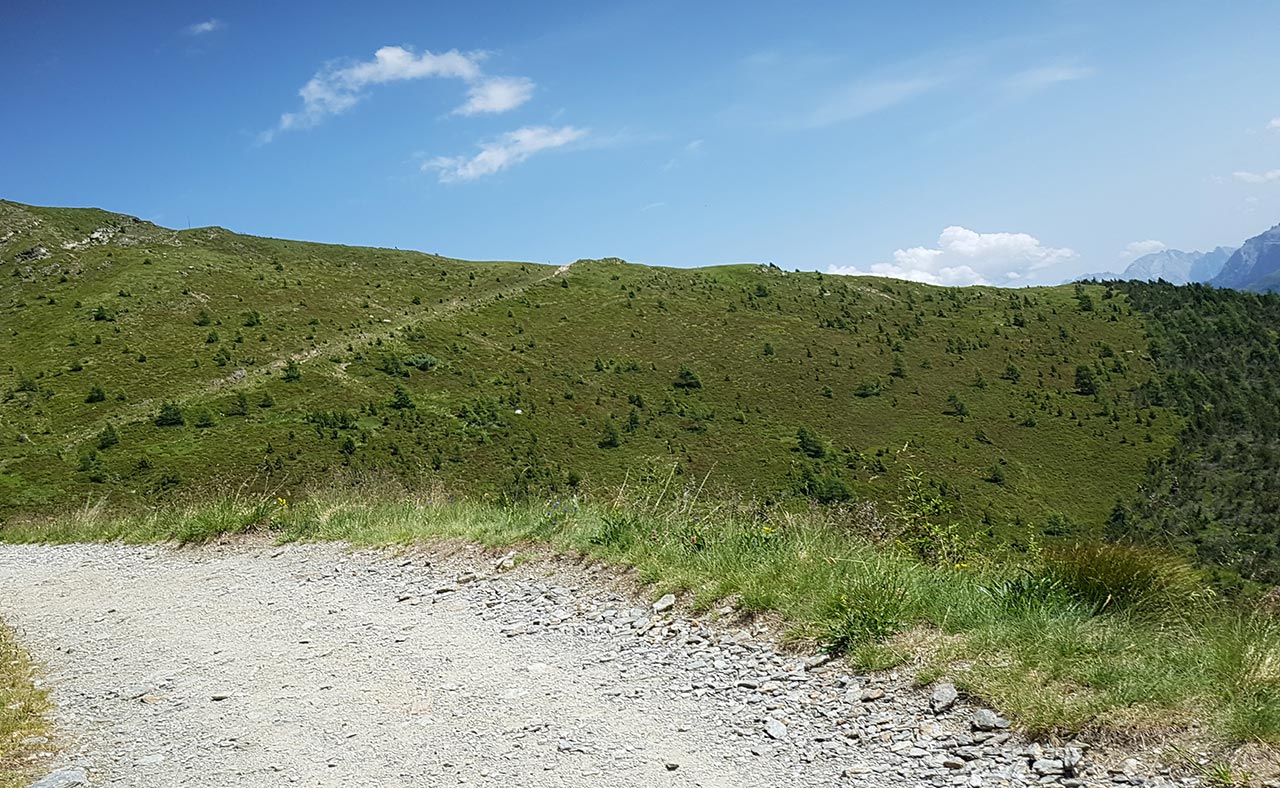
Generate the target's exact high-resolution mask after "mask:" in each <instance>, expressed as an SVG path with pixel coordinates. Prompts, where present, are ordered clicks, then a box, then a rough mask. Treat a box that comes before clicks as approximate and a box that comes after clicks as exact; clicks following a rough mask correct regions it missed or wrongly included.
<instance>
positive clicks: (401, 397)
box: [390, 386, 417, 410]
mask: <svg viewBox="0 0 1280 788" xmlns="http://www.w3.org/2000/svg"><path fill="white" fill-rule="evenodd" d="M390 405H391V407H393V408H395V409H396V410H413V409H414V408H415V407H417V406H416V405H415V404H414V401H413V397H410V396H409V392H407V391H405V390H404V386H396V391H395V393H394V394H392V395H391V402H390Z"/></svg>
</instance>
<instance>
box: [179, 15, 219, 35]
mask: <svg viewBox="0 0 1280 788" xmlns="http://www.w3.org/2000/svg"><path fill="white" fill-rule="evenodd" d="M226 26H227V23H226V22H223V21H222V20H221V19H206V20H205V21H203V22H196V23H195V24H194V25H188V26H187V30H186V32H187V35H189V36H202V35H204V34H205V33H213V32H215V31H218V30H221V29H222V28H224V27H226Z"/></svg>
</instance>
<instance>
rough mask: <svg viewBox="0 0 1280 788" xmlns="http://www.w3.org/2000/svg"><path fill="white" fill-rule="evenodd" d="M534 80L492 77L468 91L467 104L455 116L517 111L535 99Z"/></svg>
mask: <svg viewBox="0 0 1280 788" xmlns="http://www.w3.org/2000/svg"><path fill="white" fill-rule="evenodd" d="M533 88H534V84H533V80H531V79H526V78H525V77H490V78H489V79H486V80H484V81H483V82H479V83H476V84H474V85H472V86H471V89H470V90H468V91H467V103H466V104H463V105H462V106H461V107H458V108H457V109H455V110H454V111H453V113H454V114H455V115H480V114H484V113H494V112H506V111H507V110H510V109H515V108H516V107H518V106H520V105H521V104H523V103H525V102H526V101H528V100H529V99H530V98H532V97H533Z"/></svg>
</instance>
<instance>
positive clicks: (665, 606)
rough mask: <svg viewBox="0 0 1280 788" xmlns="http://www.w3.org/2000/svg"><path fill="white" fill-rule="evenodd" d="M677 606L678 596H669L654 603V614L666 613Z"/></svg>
mask: <svg viewBox="0 0 1280 788" xmlns="http://www.w3.org/2000/svg"><path fill="white" fill-rule="evenodd" d="M675 606H676V595H675V594H667V595H666V596H664V597H662V598H661V599H659V600H658V601H657V602H654V603H653V612H655V613H665V612H667V611H668V610H670V609H671V608H673V607H675Z"/></svg>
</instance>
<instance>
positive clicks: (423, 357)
mask: <svg viewBox="0 0 1280 788" xmlns="http://www.w3.org/2000/svg"><path fill="white" fill-rule="evenodd" d="M404 362H405V363H406V364H408V365H409V366H411V367H415V368H417V369H418V370H420V371H422V372H430V371H431V370H433V369H435V368H436V367H438V366H440V359H438V358H436V357H435V356H433V355H431V354H430V353H415V354H414V355H412V356H409V357H408V358H406V359H405V360H404Z"/></svg>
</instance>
